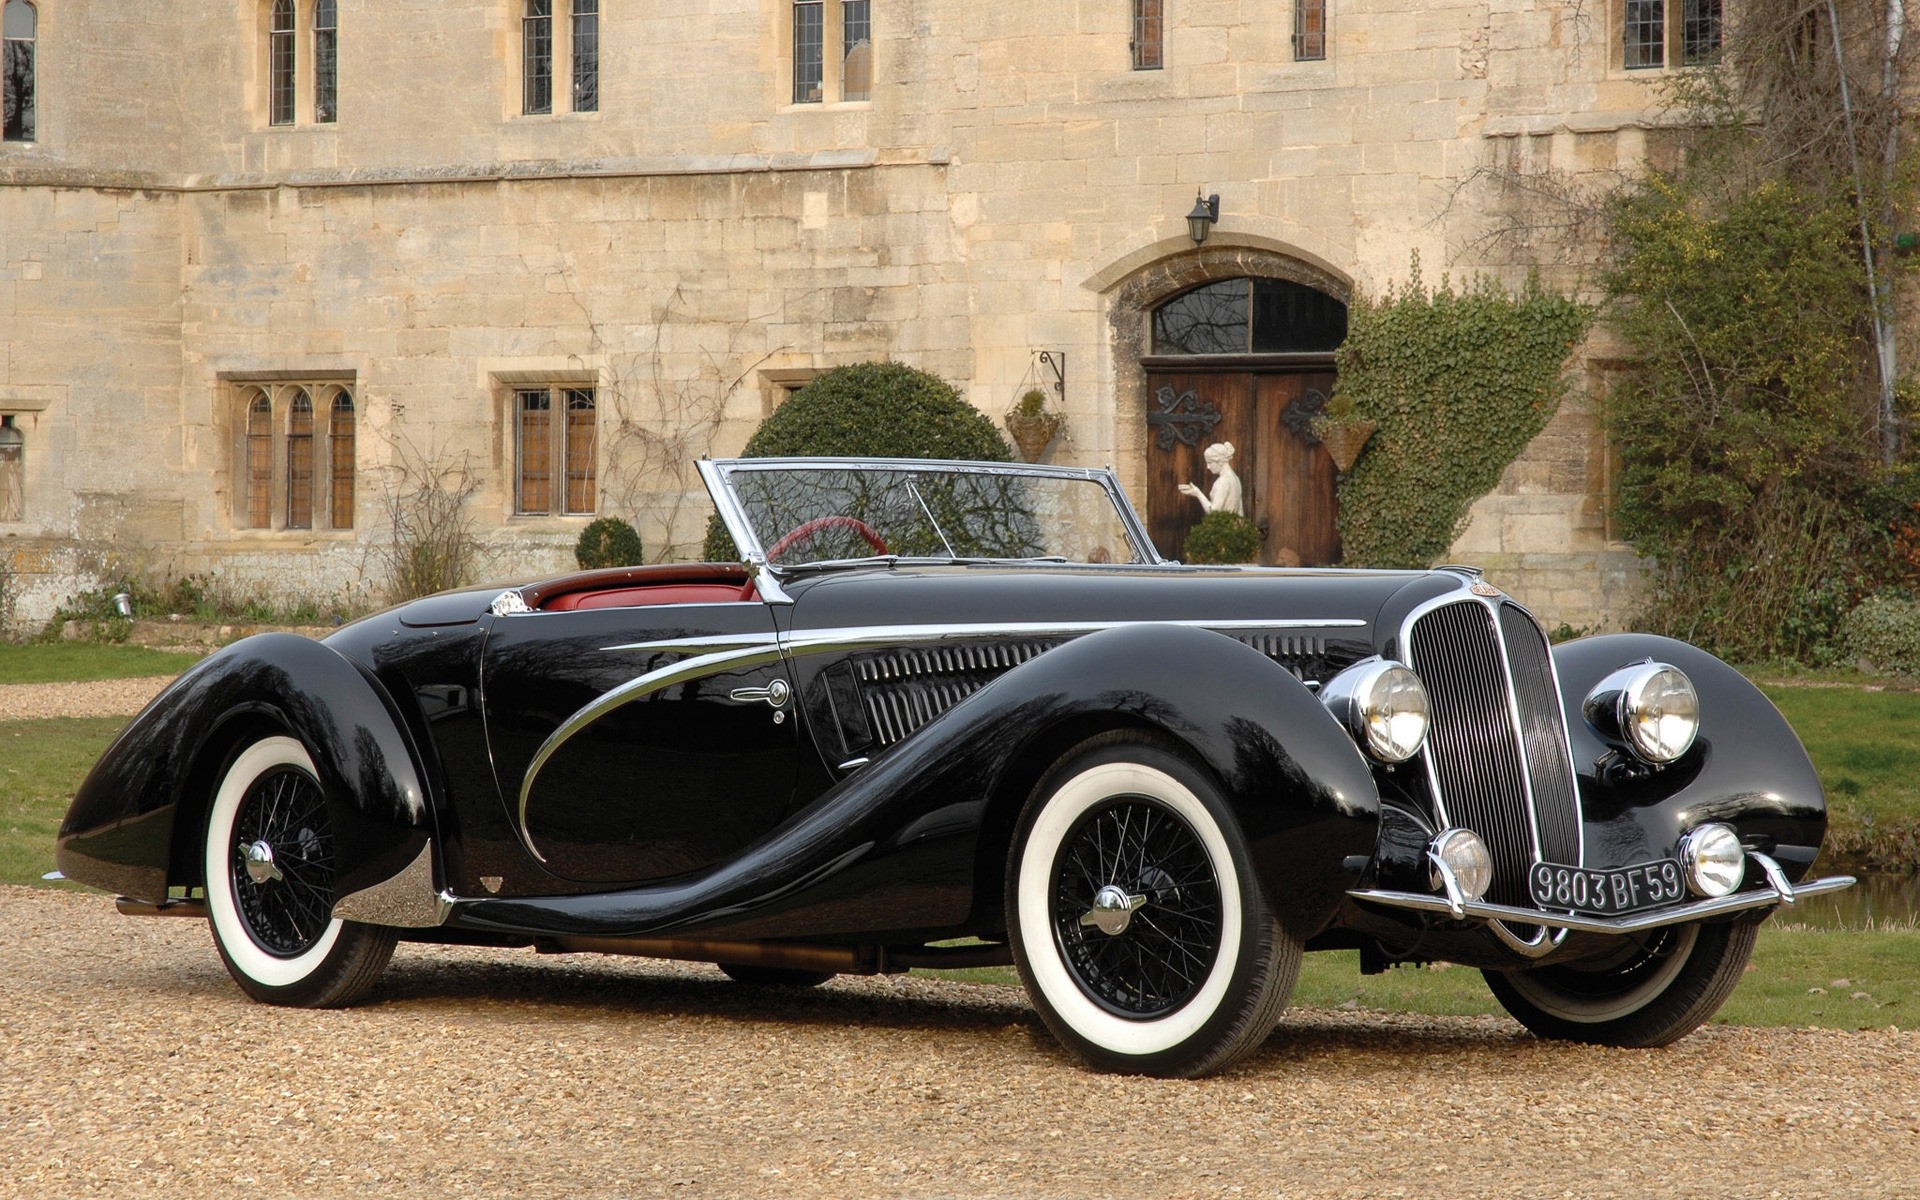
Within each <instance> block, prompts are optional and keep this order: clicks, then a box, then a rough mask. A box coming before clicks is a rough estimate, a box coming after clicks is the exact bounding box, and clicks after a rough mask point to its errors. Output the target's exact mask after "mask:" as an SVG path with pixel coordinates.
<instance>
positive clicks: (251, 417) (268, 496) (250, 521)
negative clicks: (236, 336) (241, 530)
mask: <svg viewBox="0 0 1920 1200" xmlns="http://www.w3.org/2000/svg"><path fill="white" fill-rule="evenodd" d="M247 527H248V528H249V529H271V528H272V527H273V401H272V400H270V399H268V398H267V394H266V392H264V391H261V390H259V389H255V391H254V393H253V400H252V402H251V403H249V404H248V405H247Z"/></svg>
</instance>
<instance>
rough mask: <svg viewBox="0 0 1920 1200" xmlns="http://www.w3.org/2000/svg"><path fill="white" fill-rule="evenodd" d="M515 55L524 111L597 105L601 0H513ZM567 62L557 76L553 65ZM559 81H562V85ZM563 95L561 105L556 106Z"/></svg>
mask: <svg viewBox="0 0 1920 1200" xmlns="http://www.w3.org/2000/svg"><path fill="white" fill-rule="evenodd" d="M515 9H516V11H517V13H518V16H517V18H516V21H517V24H518V25H519V30H520V53H519V54H518V55H517V56H516V59H515V61H516V63H517V78H516V79H515V81H514V85H515V88H516V90H517V91H518V93H519V103H518V106H517V111H518V113H519V115H520V116H523V117H553V116H561V115H565V114H569V113H577V114H581V115H591V114H594V113H598V112H599V111H600V41H601V37H600V34H601V29H600V16H601V11H600V0H518V3H517V4H516V5H515ZM563 63H564V64H566V67H567V73H566V75H565V76H561V75H560V74H559V73H558V65H559V64H563ZM562 84H564V86H562ZM563 97H564V98H565V100H566V107H565V108H562V107H561V104H560V102H561V99H562V98H563Z"/></svg>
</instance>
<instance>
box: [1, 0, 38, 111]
mask: <svg viewBox="0 0 1920 1200" xmlns="http://www.w3.org/2000/svg"><path fill="white" fill-rule="evenodd" d="M23 30H24V36H23ZM0 47H3V49H0V64H3V65H0V87H5V88H6V90H7V95H6V97H5V99H4V101H0V104H5V105H7V108H6V111H7V113H8V114H9V115H10V118H11V119H8V120H6V122H5V125H4V126H0V140H5V141H8V142H14V143H16V144H31V143H33V142H35V141H38V140H39V111H40V105H39V99H40V92H39V72H38V70H37V66H38V63H37V62H36V60H37V59H38V58H39V53H40V10H39V8H38V7H37V6H35V5H34V4H33V2H32V0H0ZM23 79H24V80H25V81H26V82H25V84H24V86H23V85H21V84H20V82H19V81H20V80H23ZM16 88H18V89H19V95H17V96H16V95H15V94H14V92H15V89H16Z"/></svg>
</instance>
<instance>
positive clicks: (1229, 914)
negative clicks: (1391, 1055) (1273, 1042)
mask: <svg viewBox="0 0 1920 1200" xmlns="http://www.w3.org/2000/svg"><path fill="white" fill-rule="evenodd" d="M1007 928H1008V931H1009V934H1010V940H1011V941H1012V944H1013V951H1014V962H1015V964H1016V965H1017V966H1018V967H1019V970H1020V977H1021V980H1022V981H1023V982H1024V983H1025V984H1026V988H1027V994H1028V995H1029V996H1030V997H1032V999H1033V1003H1034V1006H1035V1007H1036V1008H1037V1009H1038V1010H1039V1012H1040V1015H1041V1017H1042V1019H1044V1020H1045V1021H1046V1023H1047V1026H1048V1028H1050V1029H1051V1030H1052V1031H1053V1033H1054V1035H1055V1036H1057V1037H1058V1038H1059V1039H1060V1041H1061V1042H1062V1043H1064V1044H1065V1045H1066V1046H1067V1047H1068V1048H1069V1049H1071V1050H1072V1051H1074V1053H1076V1054H1078V1055H1079V1056H1080V1057H1081V1058H1082V1059H1084V1060H1085V1061H1086V1062H1087V1063H1089V1064H1090V1065H1092V1066H1094V1067H1097V1068H1099V1069H1102V1070H1108V1071H1119V1072H1128V1073H1136V1074H1146V1075H1163V1076H1177V1077H1186V1078H1192V1077H1196V1076H1200V1075H1206V1074H1209V1073H1211V1072H1213V1071H1217V1070H1219V1069H1221V1068H1222V1067H1225V1066H1226V1065H1227V1064H1229V1063H1231V1062H1233V1061H1234V1060H1235V1059H1238V1058H1240V1057H1241V1056H1242V1055H1245V1054H1247V1053H1248V1052H1250V1051H1252V1050H1253V1049H1254V1048H1256V1047H1257V1046H1259V1045H1260V1043H1261V1042H1263V1041H1265V1040H1266V1038H1267V1035H1268V1034H1270V1033H1271V1032H1272V1031H1273V1026H1274V1023H1275V1022H1276V1021H1277V1020H1278V1019H1279V1016H1280V1011H1281V1010H1282V1009H1283V1008H1285V1007H1286V1003H1287V998H1288V997H1289V996H1290V995H1291V994H1292V991H1293V984H1294V980H1295V978H1296V977H1297V976H1298V974H1299V970H1300V943H1299V942H1298V941H1296V940H1294V939H1293V938H1291V937H1289V936H1288V935H1287V934H1286V933H1285V932H1284V931H1283V930H1282V929H1281V927H1280V925H1279V923H1278V922H1276V921H1275V920H1274V919H1273V917H1272V916H1271V914H1270V913H1269V912H1268V910H1267V907H1266V904H1265V902H1264V900H1263V899H1262V897H1261V894H1260V888H1259V885H1258V884H1257V883H1256V881H1255V879H1254V874H1253V861H1252V855H1251V853H1250V852H1249V850H1248V848H1247V845H1246V841H1245V839H1244V838H1243V837H1242V836H1241V833H1240V829H1239V826H1238V824H1237V823H1236V822H1235V820H1234V818H1233V815H1232V813H1231V811H1230V810H1229V809H1228V807H1227V805H1226V802H1225V800H1224V799H1223V798H1222V797H1221V795H1220V794H1219V791H1218V789H1217V788H1216V787H1215V786H1214V785H1213V784H1212V783H1211V782H1210V781H1209V780H1208V779H1207V778H1206V777H1205V776H1204V775H1203V774H1202V773H1201V772H1199V771H1198V770H1196V769H1195V768H1194V767H1193V766H1192V764H1190V763H1189V762H1188V761H1187V760H1186V759H1184V758H1182V757H1180V756H1179V755H1176V754H1174V753H1171V752H1170V751H1168V750H1166V749H1164V748H1162V747H1161V746H1159V745H1157V744H1153V743H1149V742H1146V741H1143V740H1141V739H1139V738H1137V737H1134V736H1131V735H1109V736H1107V737H1103V738H1097V739H1094V740H1093V741H1091V742H1088V743H1084V744H1083V745H1081V746H1080V747H1078V748H1077V749H1075V750H1074V751H1073V752H1072V753H1070V754H1068V755H1067V756H1066V757H1065V758H1063V759H1062V760H1061V761H1060V762H1059V763H1058V764H1057V765H1056V766H1055V767H1054V768H1053V769H1052V770H1051V771H1050V772H1048V774H1047V776H1046V777H1045V778H1044V779H1042V780H1041V782H1040V785H1039V786H1038V787H1037V788H1036V789H1035V790H1034V793H1033V796H1032V798H1031V799H1030V800H1029V801H1028V804H1027V808H1026V811H1025V812H1024V813H1023V814H1022V817H1021V821H1020V825H1019V827H1018V829H1017V831H1016V835H1015V838H1014V844H1013V851H1012V854H1011V856H1010V858H1009V862H1008V869H1007Z"/></svg>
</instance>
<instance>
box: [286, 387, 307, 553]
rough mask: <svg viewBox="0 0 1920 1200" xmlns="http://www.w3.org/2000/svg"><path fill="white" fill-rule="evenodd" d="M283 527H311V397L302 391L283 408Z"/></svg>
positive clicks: (301, 389) (297, 392)
mask: <svg viewBox="0 0 1920 1200" xmlns="http://www.w3.org/2000/svg"><path fill="white" fill-rule="evenodd" d="M287 528H288V529H312V528H313V397H312V396H310V395H308V394H307V390H306V389H305V388H300V389H298V390H297V391H295V392H294V393H293V402H292V404H291V405H289V406H288V409H287Z"/></svg>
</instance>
